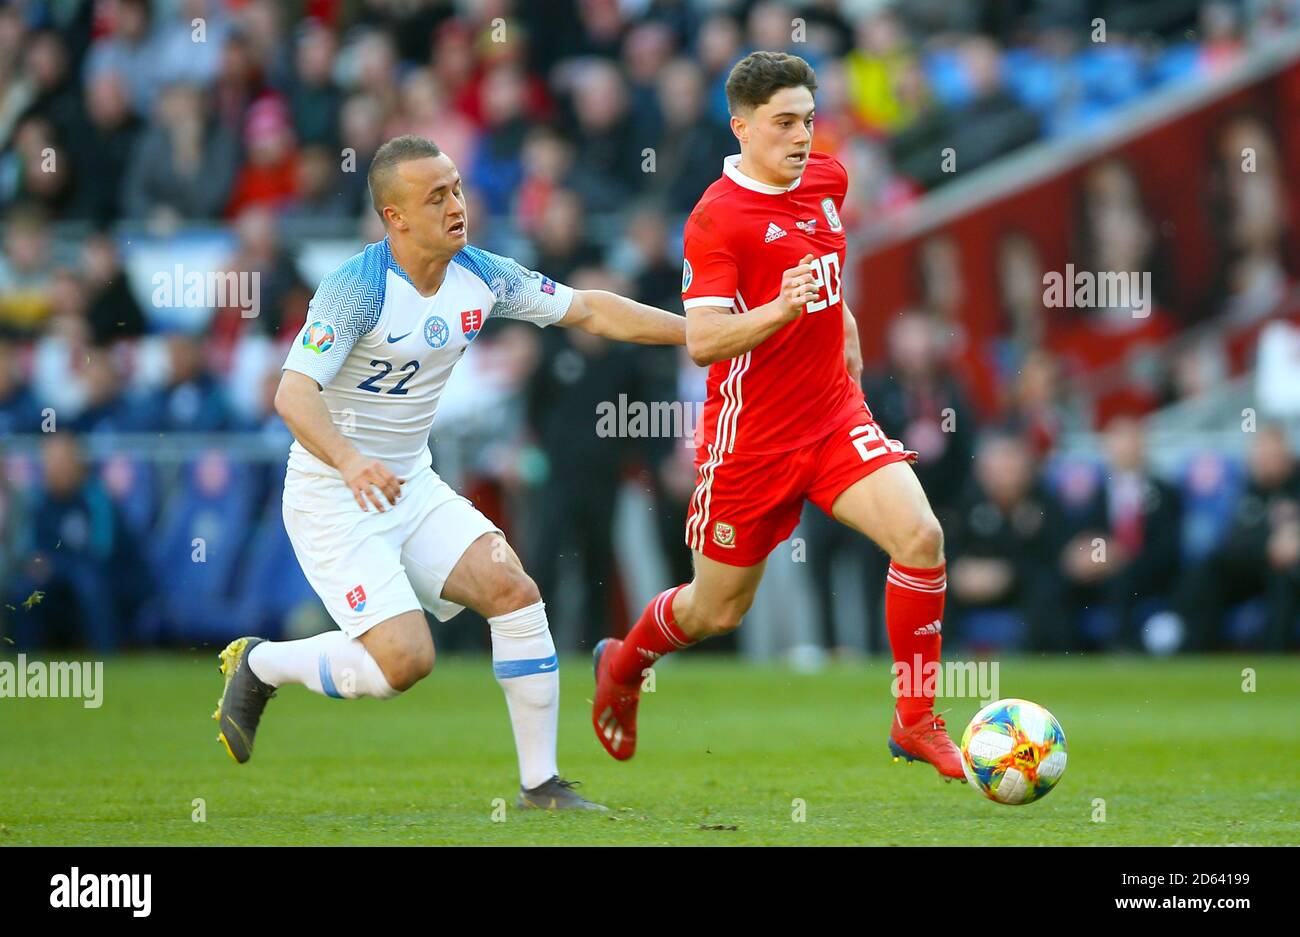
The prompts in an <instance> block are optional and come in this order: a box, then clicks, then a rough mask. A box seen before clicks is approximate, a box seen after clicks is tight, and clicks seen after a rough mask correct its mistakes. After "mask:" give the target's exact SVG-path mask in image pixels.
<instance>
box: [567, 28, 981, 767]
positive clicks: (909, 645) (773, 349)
mask: <svg viewBox="0 0 1300 937" xmlns="http://www.w3.org/2000/svg"><path fill="white" fill-rule="evenodd" d="M816 87H817V84H816V77H815V75H814V73H813V70H812V68H811V67H810V66H809V65H808V63H807V62H805V61H804V60H803V59H801V58H799V57H798V56H793V55H786V54H784V53H772V52H755V53H753V54H752V55H749V56H747V57H746V58H744V59H742V60H741V61H740V62H739V63H737V64H736V66H735V67H734V68H733V69H732V71H731V74H730V76H729V77H728V79H727V101H728V104H729V105H730V110H731V129H732V132H733V133H735V135H736V137H737V139H738V140H739V141H740V155H739V156H731V157H728V158H727V159H726V160H725V162H724V164H723V170H722V177H721V178H720V179H718V181H716V182H714V183H713V185H711V186H709V188H708V189H707V190H706V191H705V193H704V195H703V196H702V197H701V198H700V201H699V203H698V204H697V205H696V206H695V210H694V211H693V212H692V213H691V216H690V218H689V219H688V221H687V222H686V230H685V250H684V253H685V265H684V268H683V272H682V295H683V297H684V305H685V307H686V317H687V323H686V343H687V347H688V349H689V351H690V354H691V357H692V359H693V360H694V361H695V362H696V363H697V364H700V365H709V366H710V368H709V380H708V399H707V401H706V402H705V408H704V419H703V423H702V431H703V432H702V435H701V436H700V437H698V438H699V439H701V440H702V445H701V446H700V447H699V448H698V449H697V452H696V468H697V477H696V488H695V493H694V495H693V496H692V498H691V502H690V508H689V512H688V515H687V521H686V542H687V544H688V545H689V546H690V548H691V550H692V551H693V554H694V560H695V579H694V580H693V581H692V582H690V583H686V584H683V585H679V586H676V587H674V588H672V589H669V590H668V591H666V592H663V593H661V594H660V595H658V596H656V597H655V599H654V600H653V601H652V602H651V603H650V605H649V606H648V607H647V608H646V610H645V611H644V612H643V613H642V614H641V617H640V619H639V620H638V621H637V623H636V624H635V625H634V626H633V628H632V629H631V631H629V632H628V634H627V637H625V638H624V639H622V640H617V639H607V640H605V641H602V642H600V644H598V645H597V646H596V648H595V651H594V657H595V669H596V696H595V700H594V702H593V706H592V725H593V727H594V728H595V730H596V737H597V738H598V739H599V740H600V742H601V744H602V745H604V746H605V749H606V750H607V751H608V752H609V753H610V754H611V755H612V756H614V757H615V758H617V759H619V760H625V759H628V758H631V757H632V755H633V754H634V752H635V751H636V716H637V705H638V702H639V694H640V682H641V678H642V674H643V671H644V670H645V668H647V667H649V666H651V665H653V664H654V662H655V661H656V660H658V659H659V658H660V657H662V656H663V655H664V654H668V653H671V652H673V651H679V650H682V649H684V648H687V647H689V646H690V645H692V644H694V643H696V642H697V641H700V640H703V639H704V638H708V637H711V636H713V635H717V634H722V633H724V632H727V631H731V630H732V629H734V628H736V627H737V626H739V625H740V621H741V618H742V616H743V615H744V614H745V612H746V611H748V610H749V607H750V605H751V604H752V603H753V600H754V593H755V591H756V590H757V589H758V584H759V580H760V579H761V578H762V576H763V568H764V565H765V564H766V562H767V556H768V554H769V553H770V552H771V551H772V549H773V548H774V547H775V546H776V545H777V544H779V543H781V542H782V541H784V540H785V539H787V538H788V537H789V536H790V534H791V532H792V531H793V530H794V528H795V526H796V525H797V524H798V522H799V515H800V513H801V511H802V508H803V503H804V501H805V500H810V501H812V502H813V503H814V504H816V505H817V506H818V507H820V508H821V509H822V510H824V511H825V512H826V513H827V514H829V515H831V516H832V517H834V518H835V519H836V520H838V521H839V522H840V523H842V524H847V525H848V526H849V527H852V528H853V529H854V530H857V531H859V532H860V533H862V534H864V535H865V536H867V537H870V538H871V539H872V540H874V541H875V542H876V543H877V544H879V545H880V546H881V547H882V548H883V549H884V550H885V551H886V552H888V554H889V556H890V560H891V562H890V564H889V573H888V578H887V581H886V584H885V619H886V624H887V628H888V632H889V641H890V646H891V649H892V651H893V654H894V658H895V660H896V661H900V662H905V663H906V664H907V666H908V667H909V668H914V667H916V665H917V660H918V658H919V660H920V662H921V665H922V666H924V665H925V664H927V663H930V662H936V663H937V661H938V660H939V646H940V631H941V627H942V625H941V622H942V620H943V600H944V590H945V577H944V558H943V532H942V530H941V529H940V527H939V522H938V521H937V520H936V519H935V516H934V512H933V511H932V510H931V509H930V505H929V502H928V501H927V500H926V497H925V492H924V491H922V489H921V485H920V483H919V482H918V481H917V479H916V475H915V473H913V471H912V468H911V465H910V464H909V463H910V462H911V461H913V460H914V459H915V458H916V453H915V452H911V451H909V450H907V449H905V448H904V447H903V444H902V443H900V442H898V441H897V440H894V439H890V438H889V437H888V436H887V435H886V434H885V432H884V431H883V430H882V429H881V428H880V426H879V425H878V424H877V423H876V421H875V420H874V419H873V418H872V416H871V411H870V410H869V409H868V408H867V405H866V401H865V400H864V399H863V396H862V389H861V387H860V386H859V384H858V380H859V377H860V372H861V357H860V346H859V344H858V334H857V326H856V324H855V321H854V318H853V315H852V313H851V312H850V311H849V307H848V305H847V304H846V303H845V301H844V283H843V278H842V273H843V271H844V269H845V265H844V247H845V239H844V227H843V224H842V223H841V221H840V215H839V212H840V208H841V207H842V205H843V201H844V195H845V192H846V190H847V187H848V175H847V173H846V172H845V169H844V167H843V166H842V165H841V164H840V163H839V162H838V161H837V160H835V159H834V158H832V157H830V156H826V155H824V154H821V153H814V152H812V150H811V147H812V137H813V110H814V103H813V92H814V91H815V90H816ZM850 369H852V370H853V371H854V372H855V373H852V374H850ZM889 747H890V750H891V751H892V752H893V754H894V756H895V758H905V759H907V760H908V761H916V760H919V761H925V762H928V763H930V764H931V765H933V766H934V767H935V768H936V769H938V771H939V773H940V774H942V775H943V776H945V777H946V778H962V776H963V775H962V768H961V755H960V753H959V752H958V751H957V748H956V746H955V745H953V743H952V739H950V738H949V737H948V733H947V731H946V730H945V728H944V724H943V720H942V719H941V718H939V717H938V716H936V715H935V714H934V699H933V696H929V697H926V696H923V695H904V696H902V697H901V698H900V699H899V700H898V701H897V705H896V708H895V714H894V720H893V725H892V727H891V729H890V733H889Z"/></svg>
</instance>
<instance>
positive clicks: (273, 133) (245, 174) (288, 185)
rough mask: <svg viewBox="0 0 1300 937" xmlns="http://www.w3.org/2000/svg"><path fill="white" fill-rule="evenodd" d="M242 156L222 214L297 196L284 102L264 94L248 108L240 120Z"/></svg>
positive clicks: (277, 205) (294, 155) (295, 165)
mask: <svg viewBox="0 0 1300 937" xmlns="http://www.w3.org/2000/svg"><path fill="white" fill-rule="evenodd" d="M244 151H245V154H246V159H245V161H244V164H243V167H242V168H241V169H240V171H239V175H238V177H237V178H236V179H235V187H234V191H233V192H232V193H231V195H230V203H229V204H228V205H227V206H226V217H227V218H235V217H238V216H239V214H240V213H242V212H243V211H244V209H245V208H248V207H250V206H253V205H265V206H267V207H269V208H284V207H286V206H287V205H288V204H289V203H290V202H291V201H292V200H293V198H294V197H295V196H296V195H297V189H298V148H297V142H296V141H295V140H294V136H293V127H292V125H291V124H290V122H289V113H288V111H287V110H286V109H285V106H284V102H283V101H281V100H280V99H279V98H277V97H273V96H269V95H268V96H266V97H263V98H261V99H259V100H258V101H256V102H254V103H253V105H252V106H251V107H249V109H248V117H247V118H246V120H245V123H244Z"/></svg>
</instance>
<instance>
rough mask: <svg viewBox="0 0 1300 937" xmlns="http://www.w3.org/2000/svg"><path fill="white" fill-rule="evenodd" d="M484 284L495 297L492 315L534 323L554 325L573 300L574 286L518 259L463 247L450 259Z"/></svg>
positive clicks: (475, 248) (562, 316) (561, 317)
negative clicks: (547, 275) (524, 264)
mask: <svg viewBox="0 0 1300 937" xmlns="http://www.w3.org/2000/svg"><path fill="white" fill-rule="evenodd" d="M452 262H453V263H457V264H460V265H461V266H462V267H464V268H465V269H466V270H468V271H469V272H470V273H472V274H474V276H476V277H478V278H479V279H480V280H482V281H483V282H484V283H486V284H487V286H488V289H490V290H491V291H492V295H493V296H494V297H496V300H495V302H493V304H492V311H491V313H490V314H491V315H494V316H505V317H506V318H508V319H523V320H525V321H527V322H531V323H533V325H537V326H546V325H553V324H555V323H556V322H559V321H560V320H561V319H563V318H564V315H565V313H567V312H568V311H569V304H570V303H571V302H572V301H573V289H572V288H571V287H568V286H565V285H564V284H563V283H556V282H555V281H554V280H552V279H551V278H550V277H545V276H542V275H541V274H540V273H537V272H535V271H532V270H529V269H528V268H527V267H525V266H523V265H522V264H520V263H519V262H518V261H514V260H511V259H510V258H509V257H502V256H501V255H500V254H493V253H491V252H489V251H485V250H481V249H479V248H477V247H469V246H466V247H464V248H462V249H461V251H460V252H459V253H458V254H456V256H455V257H453V258H452Z"/></svg>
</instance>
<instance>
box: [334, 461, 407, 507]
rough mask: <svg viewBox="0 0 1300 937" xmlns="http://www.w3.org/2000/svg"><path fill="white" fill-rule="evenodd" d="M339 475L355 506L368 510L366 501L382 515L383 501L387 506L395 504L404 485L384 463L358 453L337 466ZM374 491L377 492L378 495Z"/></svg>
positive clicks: (403, 481) (403, 480)
mask: <svg viewBox="0 0 1300 937" xmlns="http://www.w3.org/2000/svg"><path fill="white" fill-rule="evenodd" d="M339 474H341V475H342V476H343V481H344V482H346V483H347V486H348V487H349V488H351V489H352V497H354V498H356V499H357V504H358V505H360V506H361V510H363V511H369V510H370V508H369V507H368V506H367V505H366V501H367V500H368V501H369V502H370V503H371V504H373V505H374V506H375V510H376V511H379V512H381V513H382V512H383V511H384V510H385V508H384V502H383V499H384V498H387V499H388V503H389V504H396V503H397V496H398V495H400V494H401V493H402V486H403V485H404V484H406V480H405V479H402V478H398V477H397V476H396V475H394V474H393V473H392V472H390V471H389V470H388V466H386V465H384V463H382V462H380V461H379V460H378V459H368V458H366V457H365V456H363V455H362V454H361V453H359V452H358V453H356V454H355V455H354V456H352V457H351V458H349V459H348V460H347V461H346V462H345V463H343V464H342V465H340V466H339ZM375 489H378V490H379V491H378V493H376V490H375ZM381 494H382V496H383V497H382V498H381V497H380V495H381Z"/></svg>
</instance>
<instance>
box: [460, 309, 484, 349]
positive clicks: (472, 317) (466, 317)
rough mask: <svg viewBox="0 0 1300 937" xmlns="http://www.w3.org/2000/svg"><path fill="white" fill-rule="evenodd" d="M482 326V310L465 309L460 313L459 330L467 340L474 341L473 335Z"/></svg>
mask: <svg viewBox="0 0 1300 937" xmlns="http://www.w3.org/2000/svg"><path fill="white" fill-rule="evenodd" d="M481 328H483V310H482V309H467V310H465V311H464V312H462V313H461V314H460V330H461V333H462V334H464V336H465V340H466V341H467V342H472V341H474V336H475V335H477V334H478V333H479V329H481Z"/></svg>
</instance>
